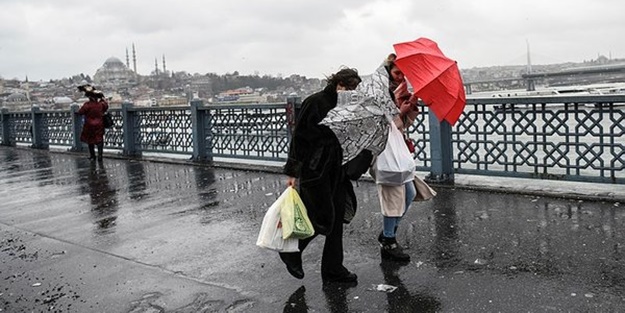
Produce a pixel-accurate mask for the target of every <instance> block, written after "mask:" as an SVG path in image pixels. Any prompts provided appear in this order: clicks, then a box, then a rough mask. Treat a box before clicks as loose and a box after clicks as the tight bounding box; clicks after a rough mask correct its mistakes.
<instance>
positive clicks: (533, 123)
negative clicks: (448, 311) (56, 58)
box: [0, 95, 625, 184]
mask: <svg viewBox="0 0 625 313" xmlns="http://www.w3.org/2000/svg"><path fill="white" fill-rule="evenodd" d="M299 105H300V100H299V98H291V99H289V100H288V101H287V103H276V104H232V105H214V104H210V105H204V104H203V103H202V102H201V101H192V102H191V105H190V106H189V107H158V108H139V107H134V106H133V105H132V104H131V103H124V104H123V105H122V107H121V108H120V109H111V110H110V112H111V114H112V116H113V120H114V126H113V127H112V128H109V129H107V130H106V135H105V148H106V149H107V150H109V151H110V150H113V151H115V150H117V151H118V153H119V154H122V155H127V156H141V155H142V154H144V153H160V154H163V155H164V156H167V154H181V155H189V156H190V158H192V159H193V160H195V161H198V162H211V161H213V158H215V157H221V158H236V159H242V160H243V159H248V160H267V161H278V162H282V161H285V160H286V157H287V154H288V144H289V140H290V133H291V131H292V127H293V125H294V121H295V116H296V115H297V112H298V109H299ZM624 109H625V95H620V96H614V95H612V96H603V95H593V96H569V97H561V96H552V97H525V98H481V99H480V98H473V99H468V100H467V105H466V108H465V110H464V112H463V114H462V115H461V117H460V119H459V121H458V122H457V123H456V124H455V125H454V126H453V127H452V126H450V125H449V124H448V123H447V122H442V123H440V122H439V121H438V120H437V119H436V117H435V116H434V115H432V114H431V113H429V112H428V109H427V107H425V106H421V113H420V114H419V115H418V116H417V119H416V120H415V122H414V124H413V125H411V126H410V127H409V129H408V130H409V137H410V139H411V140H412V141H413V142H414V143H415V150H416V151H415V153H414V157H415V159H416V162H417V169H418V170H420V171H427V172H430V175H429V177H428V179H429V180H430V181H434V182H441V183H453V180H454V174H456V173H459V174H478V175H491V176H511V177H526V178H540V179H554V180H570V181H592V182H605V183H618V184H625V178H624V175H623V172H624V171H623V169H624V168H625V139H624V137H625V136H624V134H625V113H624V112H625V111H624ZM77 110H78V106H73V107H72V108H71V109H70V110H69V111H43V110H40V109H39V108H37V107H35V108H33V109H32V110H31V111H30V112H9V111H8V110H6V109H2V112H1V113H2V114H1V120H0V121H1V127H0V132H1V134H2V136H1V137H0V140H1V143H2V144H3V145H16V144H20V145H30V146H31V147H33V148H38V149H47V148H49V147H50V146H59V147H67V149H68V150H72V151H84V150H85V147H84V145H83V144H82V143H81V142H80V140H79V137H80V130H81V128H82V117H81V116H78V115H75V114H74V113H75V112H76V111H77Z"/></svg>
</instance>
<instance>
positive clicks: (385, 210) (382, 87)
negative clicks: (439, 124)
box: [361, 54, 419, 262]
mask: <svg viewBox="0 0 625 313" xmlns="http://www.w3.org/2000/svg"><path fill="white" fill-rule="evenodd" d="M407 86H408V85H407V83H406V80H405V78H404V74H403V73H402V71H401V70H400V69H399V68H398V67H397V66H396V65H395V54H391V55H389V56H388V57H387V59H386V60H385V61H384V63H383V64H382V65H381V66H380V67H379V68H378V69H377V70H376V72H375V73H374V74H373V75H372V82H371V83H370V84H368V85H363V88H362V89H364V90H363V91H364V92H365V93H368V94H372V95H374V96H375V97H376V98H377V102H378V103H380V105H381V106H382V109H383V110H384V111H385V112H386V114H387V115H388V116H390V117H392V120H393V122H394V124H395V125H396V126H397V128H398V129H399V130H400V131H402V132H403V131H404V130H405V129H407V128H408V127H409V126H410V125H411V124H412V123H413V121H414V120H415V118H416V116H417V114H418V113H419V109H418V108H417V106H416V103H417V98H416V97H415V96H413V95H412V94H411V93H410V92H409V91H408V87H407ZM362 89H361V90H362ZM374 166H375V165H374ZM372 169H373V168H372ZM370 172H371V173H372V175H375V171H374V170H372V171H370ZM377 189H378V197H379V198H380V205H381V209H382V215H383V230H382V232H381V233H380V235H379V236H378V241H379V242H380V247H381V248H380V252H381V256H382V259H384V260H392V261H399V262H408V261H410V256H409V255H408V254H406V253H405V252H404V251H403V249H402V247H401V246H399V245H398V244H397V239H396V235H397V228H398V226H399V222H400V221H401V219H402V217H403V216H404V214H406V211H407V210H408V207H409V206H410V204H411V203H412V201H413V200H414V198H415V196H416V189H415V186H414V184H413V182H412V180H410V181H408V182H405V183H403V184H402V185H399V186H394V185H386V184H377Z"/></svg>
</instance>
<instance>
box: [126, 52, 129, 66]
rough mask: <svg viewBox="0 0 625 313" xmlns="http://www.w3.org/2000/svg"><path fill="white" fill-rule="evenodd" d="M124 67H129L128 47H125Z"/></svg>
mask: <svg viewBox="0 0 625 313" xmlns="http://www.w3.org/2000/svg"><path fill="white" fill-rule="evenodd" d="M126 67H127V68H130V59H129V58H128V47H126Z"/></svg>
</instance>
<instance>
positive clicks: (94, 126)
mask: <svg viewBox="0 0 625 313" xmlns="http://www.w3.org/2000/svg"><path fill="white" fill-rule="evenodd" d="M78 90H80V91H83V92H85V96H86V97H87V98H89V101H87V102H85V103H83V105H82V106H81V107H80V109H79V110H78V112H76V114H78V115H82V116H84V117H85V118H84V123H83V126H82V132H81V133H80V141H82V142H84V143H86V144H87V145H88V147H89V160H91V161H95V160H96V154H95V147H96V146H97V147H98V155H97V160H98V161H102V150H103V149H104V122H103V120H102V119H103V117H104V113H106V111H107V110H108V108H109V105H108V103H107V102H106V100H105V99H104V94H103V93H102V92H101V91H99V90H96V89H95V88H93V87H92V86H91V85H84V86H79V87H78Z"/></svg>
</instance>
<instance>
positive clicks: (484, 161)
mask: <svg viewBox="0 0 625 313" xmlns="http://www.w3.org/2000/svg"><path fill="white" fill-rule="evenodd" d="M624 109H625V96H575V97H573V96H569V97H562V96H555V97H531V98H506V99H501V98H486V99H469V100H468V101H467V107H466V108H465V111H464V113H463V115H462V117H461V118H460V120H459V121H458V123H457V124H456V125H455V127H454V129H453V130H452V138H451V142H452V144H453V151H454V155H453V167H454V170H455V172H456V173H468V174H487V175H499V176H516V177H528V178H548V179H559V180H579V181H597V182H612V183H616V182H617V183H625V182H624V181H623V180H625V177H624V175H623V170H624V169H625V138H624V137H625V110H624Z"/></svg>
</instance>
